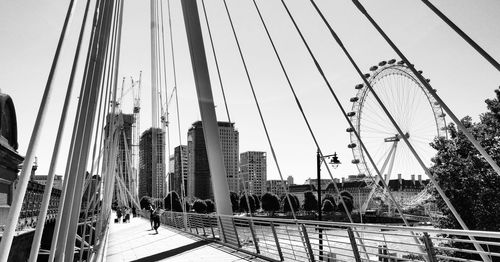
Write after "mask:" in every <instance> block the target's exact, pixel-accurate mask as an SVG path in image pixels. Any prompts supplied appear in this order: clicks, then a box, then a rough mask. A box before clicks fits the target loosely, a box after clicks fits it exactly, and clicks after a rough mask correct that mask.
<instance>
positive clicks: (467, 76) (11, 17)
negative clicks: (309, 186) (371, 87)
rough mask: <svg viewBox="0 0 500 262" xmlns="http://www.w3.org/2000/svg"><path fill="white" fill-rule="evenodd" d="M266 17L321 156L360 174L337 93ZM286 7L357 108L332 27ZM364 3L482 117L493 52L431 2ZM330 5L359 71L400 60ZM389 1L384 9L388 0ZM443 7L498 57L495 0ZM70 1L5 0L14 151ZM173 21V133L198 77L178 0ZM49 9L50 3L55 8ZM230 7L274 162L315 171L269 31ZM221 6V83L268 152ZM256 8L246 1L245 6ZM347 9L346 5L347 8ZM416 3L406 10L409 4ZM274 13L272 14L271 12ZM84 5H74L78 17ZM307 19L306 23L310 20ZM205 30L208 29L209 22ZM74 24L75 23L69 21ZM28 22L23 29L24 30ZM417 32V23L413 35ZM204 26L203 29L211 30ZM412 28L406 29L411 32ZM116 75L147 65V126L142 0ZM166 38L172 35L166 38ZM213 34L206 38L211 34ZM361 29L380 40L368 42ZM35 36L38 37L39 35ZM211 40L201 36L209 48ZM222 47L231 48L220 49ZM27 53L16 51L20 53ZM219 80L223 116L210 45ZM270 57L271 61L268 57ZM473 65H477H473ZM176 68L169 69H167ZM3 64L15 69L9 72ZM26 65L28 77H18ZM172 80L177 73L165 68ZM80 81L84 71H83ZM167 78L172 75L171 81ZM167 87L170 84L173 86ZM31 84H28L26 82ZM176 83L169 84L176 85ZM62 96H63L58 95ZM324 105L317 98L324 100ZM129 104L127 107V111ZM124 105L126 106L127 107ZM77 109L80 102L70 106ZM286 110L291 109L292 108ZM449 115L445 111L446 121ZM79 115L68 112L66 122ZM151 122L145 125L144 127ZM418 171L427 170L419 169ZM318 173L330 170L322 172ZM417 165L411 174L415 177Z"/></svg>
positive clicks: (192, 114) (287, 28) (192, 115)
mask: <svg viewBox="0 0 500 262" xmlns="http://www.w3.org/2000/svg"><path fill="white" fill-rule="evenodd" d="M259 4H260V5H261V8H262V11H263V15H264V18H265V19H266V21H268V22H269V26H270V30H271V34H272V35H273V36H274V37H275V40H276V41H277V45H278V49H279V51H280V53H282V54H283V57H284V58H285V62H286V63H287V66H288V69H289V70H290V73H293V77H292V81H293V82H294V83H295V84H296V85H297V87H298V88H297V89H298V95H299V98H300V99H301V100H302V102H303V106H304V109H305V111H306V114H307V116H308V117H310V118H311V119H310V120H311V124H312V127H313V129H314V131H315V132H316V134H317V136H318V139H319V140H320V144H321V145H323V147H324V148H323V151H324V153H325V154H331V153H333V152H337V153H338V154H339V157H340V160H341V161H342V163H343V164H342V165H341V166H340V167H339V168H338V169H337V170H334V171H333V176H334V178H339V177H340V176H347V175H354V174H356V173H357V169H356V167H355V166H354V165H353V164H351V163H350V162H351V160H352V153H351V150H350V149H348V148H347V145H348V144H349V143H350V142H349V136H348V134H347V133H346V132H345V129H346V128H347V123H346V122H345V121H344V120H343V119H342V115H341V114H340V113H339V110H338V109H337V108H336V107H335V106H334V105H333V103H332V101H331V98H330V96H329V95H328V94H327V93H325V88H324V84H323V83H322V82H321V81H320V80H319V79H320V78H319V77H318V75H317V73H316V71H315V69H314V68H313V66H312V64H311V61H310V58H309V57H308V56H307V54H306V52H305V51H304V47H303V46H302V44H301V43H300V41H299V39H298V37H297V34H296V32H295V31H294V30H293V29H292V27H291V24H290V21H289V20H288V19H287V18H286V16H285V15H284V13H283V10H282V8H281V7H280V6H279V4H278V2H276V3H274V2H271V1H269V2H266V3H261V2H259ZM289 4H290V8H291V11H292V12H293V13H294V14H296V15H297V16H298V23H299V26H300V27H303V31H304V33H305V34H306V38H307V40H308V41H309V42H310V44H311V45H312V47H313V49H314V52H315V53H317V54H318V55H321V56H320V57H319V58H320V61H319V62H320V63H321V64H322V65H323V66H324V67H325V69H326V70H325V71H326V74H327V77H328V79H329V80H330V81H331V82H332V84H333V86H334V88H335V90H336V91H337V93H338V95H339V97H340V98H341V100H342V103H343V106H344V108H345V109H349V108H350V107H351V103H350V102H349V99H350V98H351V97H353V96H355V89H354V86H355V85H356V84H359V83H360V82H361V79H359V77H357V76H356V74H355V72H354V70H353V69H352V67H351V66H350V65H349V64H348V63H347V61H346V59H345V57H344V56H343V55H342V54H341V52H340V51H339V50H338V47H337V46H336V44H334V43H333V42H332V40H331V37H330V36H329V35H328V32H327V31H326V29H325V26H324V25H323V24H322V23H321V22H320V20H319V19H318V17H317V15H316V14H315V13H314V11H313V10H312V9H311V7H310V6H309V5H308V4H307V3H305V2H304V3H298V2H296V3H289ZM363 4H365V6H366V8H367V10H368V11H369V12H370V13H372V15H373V16H374V18H375V20H377V21H379V22H380V24H381V26H382V27H383V28H384V29H386V31H387V33H388V34H389V35H390V36H391V37H393V38H394V39H393V40H394V41H395V42H396V43H397V44H398V45H399V46H400V47H401V48H402V49H403V52H405V54H407V56H408V57H409V58H410V60H411V61H412V62H413V63H415V65H416V66H417V68H418V69H421V70H423V71H424V75H425V76H426V77H427V78H429V79H431V84H433V87H434V88H436V89H437V91H438V94H439V95H441V97H442V98H443V100H444V101H445V102H447V103H448V105H449V106H450V107H451V108H452V110H454V112H455V113H456V114H457V116H459V117H460V118H461V117H464V116H466V115H470V116H471V117H472V118H473V119H475V120H477V119H478V115H479V114H480V113H481V112H484V111H485V104H484V102H483V101H484V100H485V99H487V98H490V97H493V95H494V93H493V90H494V89H495V88H496V87H498V83H499V82H498V80H499V77H498V72H496V71H494V68H492V67H491V66H490V65H489V64H487V62H486V61H484V60H483V59H482V58H481V57H480V56H477V55H476V53H475V51H474V50H472V48H470V47H469V46H468V45H467V44H466V43H465V42H464V41H463V40H462V39H460V38H459V37H458V36H456V34H455V33H454V32H452V31H451V30H450V29H449V28H448V27H447V26H446V25H445V24H444V23H443V22H442V21H440V20H439V19H438V18H437V17H435V16H434V15H433V14H432V13H431V12H430V11H429V10H427V9H426V7H425V6H424V5H423V4H421V3H419V2H415V3H409V2H404V3H400V2H398V1H382V2H380V3H370V2H366V3H363ZM319 5H320V6H321V7H322V9H324V10H325V15H326V16H327V18H328V20H330V22H331V23H332V26H333V27H334V28H335V29H337V30H338V33H339V35H340V37H341V38H342V39H343V40H344V42H346V44H349V49H350V50H352V52H353V56H354V58H355V59H356V60H357V61H358V62H359V64H360V67H361V69H362V70H363V71H364V72H368V71H369V68H370V67H371V66H372V65H375V64H377V63H378V62H380V61H382V60H385V61H387V60H389V59H392V58H395V57H396V56H395V54H393V53H392V51H390V50H389V48H388V47H387V45H386V44H385V43H384V42H383V40H381V38H380V37H379V36H378V35H377V34H376V33H375V32H374V30H373V28H371V27H370V25H368V23H367V21H366V20H365V19H364V18H363V17H362V16H361V15H360V13H359V12H358V11H357V10H356V9H355V8H354V7H353V5H352V4H350V3H349V1H346V2H345V3H344V2H336V3H326V2H319ZM389 5H390V6H391V8H385V7H387V6H389ZM436 5H437V6H438V8H440V9H441V10H442V11H443V12H445V13H446V15H448V16H449V17H450V18H451V19H452V20H454V21H455V22H456V23H457V24H458V25H459V26H460V27H461V28H462V29H463V30H464V31H466V32H468V33H470V34H471V37H472V38H474V39H475V40H477V42H478V43H479V44H480V45H482V46H483V47H484V48H485V49H486V50H487V51H489V52H490V54H492V55H493V56H494V57H496V58H498V57H499V54H500V45H498V43H499V42H500V33H499V32H498V30H495V29H494V27H491V26H486V25H494V24H499V23H500V21H499V20H500V18H499V17H498V16H496V15H495V12H494V10H499V8H500V6H499V5H500V4H499V3H498V2H495V1H484V2H481V3H469V2H467V1H443V2H439V3H436ZM66 8H67V3H65V2H64V1H53V2H48V1H41V2H40V3H33V4H31V5H30V6H27V5H26V4H25V3H0V14H1V15H0V25H1V26H0V32H1V33H2V35H3V36H5V37H6V38H5V39H6V41H2V43H0V47H1V48H0V57H3V58H4V61H9V63H2V64H1V65H0V66H1V67H0V70H2V72H5V73H4V74H2V76H1V79H2V82H3V83H4V85H3V86H2V91H3V92H5V93H7V94H9V95H11V96H12V97H13V100H14V105H15V107H16V113H17V118H18V125H19V145H20V147H19V150H18V151H19V152H20V153H21V154H25V151H26V148H27V144H28V141H29V137H30V135H31V129H32V127H33V124H34V119H35V117H36V112H37V109H38V105H39V102H40V99H41V93H42V92H43V87H44V85H45V81H46V78H47V74H48V70H47V68H48V66H49V65H50V61H51V59H52V56H53V52H54V51H53V50H54V49H55V44H56V42H55V41H56V40H55V39H57V37H58V34H59V33H60V30H61V28H60V27H61V22H62V19H63V16H64V12H65V9H66ZM172 8H173V9H172V11H173V14H174V15H173V17H172V19H173V23H174V24H173V28H174V45H175V48H176V51H177V52H178V55H177V56H176V61H177V65H176V68H177V69H178V83H179V88H178V90H179V96H180V98H181V99H183V100H182V101H181V102H180V111H181V119H182V121H181V127H180V128H177V126H174V125H173V123H174V122H176V120H177V119H176V118H175V117H174V114H172V119H171V122H172V134H171V136H172V140H173V141H175V140H177V136H178V134H177V131H176V130H177V129H179V130H181V132H182V133H184V132H185V130H186V129H187V127H188V126H189V125H190V124H191V123H192V122H193V121H194V120H196V119H199V118H200V117H199V112H198V111H197V106H196V99H195V92H194V83H193V80H192V72H191V69H190V64H189V63H190V61H189V59H188V58H187V57H188V56H187V49H186V46H185V33H184V31H183V23H182V17H181V16H182V15H181V12H180V9H179V3H177V2H174V3H173V6H172ZM49 9H50V12H49V11H44V10H49ZM229 9H230V10H231V11H232V12H234V17H237V19H235V26H236V30H237V34H238V36H239V37H240V40H241V41H242V49H243V52H244V55H245V58H246V59H247V60H248V61H247V62H248V64H249V70H250V74H251V76H252V78H253V79H254V85H255V87H256V89H257V96H258V97H259V100H261V101H260V102H261V103H262V108H263V113H264V118H265V119H266V122H267V124H268V125H269V129H270V135H271V139H272V140H273V142H274V144H275V148H276V150H277V157H278V162H279V163H280V167H281V168H282V169H283V174H284V175H285V176H288V175H293V176H294V178H295V179H296V181H297V182H299V183H300V182H301V181H304V180H306V179H307V178H309V177H314V176H315V173H314V172H315V152H316V148H315V146H314V144H313V143H312V140H311V138H310V135H309V134H308V132H307V130H306V128H305V125H304V123H303V120H302V119H301V118H300V115H299V113H298V110H297V108H296V106H295V105H294V103H293V99H292V98H291V97H290V92H289V91H288V90H287V87H286V84H285V83H284V81H283V79H282V74H281V72H280V71H279V69H278V67H277V66H276V62H275V58H274V57H273V54H272V53H271V50H270V47H269V44H268V42H267V39H265V35H264V34H263V31H262V28H261V25H260V24H259V21H258V20H257V17H256V14H255V12H254V10H253V9H252V6H251V5H250V2H248V3H246V2H245V3H241V4H240V5H236V4H234V3H231V2H229ZM18 10H39V11H37V12H34V11H33V12H26V11H25V12H19V11H18ZM222 10H223V9H222V6H221V5H220V4H217V3H215V4H214V3H210V4H208V5H207V12H208V15H209V19H210V23H211V25H212V30H213V34H214V43H215V47H216V51H217V52H218V58H219V60H220V62H221V74H222V78H223V83H224V86H225V87H226V92H227V97H228V106H229V109H230V114H231V120H232V121H233V122H235V123H236V124H237V126H238V129H239V130H240V132H241V138H240V139H241V142H240V148H241V150H240V151H242V152H245V151H266V152H270V150H269V147H268V145H267V142H266V141H265V135H264V132H263V130H262V127H261V124H260V121H259V119H258V116H257V114H256V113H255V107H254V105H253V102H252V99H251V95H250V92H249V89H248V83H246V81H245V76H244V72H243V71H242V66H241V61H239V60H238V59H237V52H236V49H235V44H234V39H233V38H232V36H231V34H230V32H229V31H228V22H227V17H225V16H224V13H223V12H222ZM249 10H251V11H249ZM340 10H347V12H345V14H344V13H343V12H344V11H340ZM404 10H412V12H411V13H407V12H403V11H404ZM271 12H273V13H274V14H275V16H273V17H269V14H270V13H271ZM28 14H29V15H28ZM80 18H81V14H80V13H78V12H76V13H75V23H73V24H78V23H77V22H76V21H78V19H80ZM304 19H308V20H310V23H304ZM205 29H206V28H204V30H205ZM70 30H73V31H72V32H73V33H74V31H76V30H75V28H73V27H70ZM21 32H22V33H21ZM409 32H411V33H409ZM204 33H205V34H206V30H205V31H204ZM408 34H410V37H408ZM123 38H124V39H123V48H122V59H121V65H120V72H119V75H120V76H124V77H127V78H129V77H130V76H134V78H137V77H138V74H139V71H140V70H142V71H143V91H144V92H143V106H142V108H143V110H142V112H143V117H141V126H142V127H147V126H151V123H150V122H149V121H151V119H150V117H148V114H149V112H148V110H149V104H148V103H149V99H150V98H149V97H148V95H147V94H148V92H149V90H148V89H149V87H150V84H149V81H150V80H149V74H150V70H149V53H147V52H146V51H141V50H142V49H144V50H145V49H147V48H146V47H148V46H149V20H148V4H147V3H143V2H139V1H130V2H127V3H126V4H125V14H124V33H123ZM167 38H168V36H167ZM205 39H207V38H205ZM366 39H373V41H371V42H372V43H371V45H370V46H369V47H368V46H367V45H366V43H365V41H366ZM74 40H75V36H74V34H73V35H69V36H68V43H67V44H65V45H66V48H67V49H65V50H64V51H63V56H62V60H61V63H62V64H65V63H69V61H70V59H72V55H73V54H72V52H73V51H72V50H73V49H72V48H71V47H72V46H73V44H74ZM34 42H36V43H37V45H33V44H32V43H34ZM208 44H209V43H208V42H205V45H206V47H207V48H206V50H210V49H209V48H208ZM223 51H224V52H223ZM19 53H23V54H25V55H24V56H23V57H22V58H20V59H17V57H16V54H19ZM207 56H208V61H209V66H210V70H211V71H210V73H211V78H212V87H213V90H214V91H213V92H214V96H215V100H216V101H215V102H216V105H217V108H216V109H217V113H218V119H219V121H225V120H227V119H226V118H227V117H226V115H225V110H224V103H223V100H222V97H221V94H220V93H221V92H220V88H219V86H218V82H217V81H216V79H217V76H216V74H215V71H214V67H213V57H212V54H211V52H209V51H207ZM262 61H266V63H262ZM68 68H69V66H68V67H65V66H61V69H60V71H59V72H60V75H59V76H58V78H57V79H56V81H57V83H56V85H55V88H54V98H53V99H52V100H51V101H52V102H53V103H52V104H51V106H50V110H49V112H50V114H51V115H53V116H54V117H50V119H47V121H46V123H45V127H44V131H43V132H42V134H44V135H46V137H47V139H44V140H46V141H43V142H42V143H43V144H42V145H41V146H40V149H39V150H38V152H37V154H36V155H37V156H38V157H39V169H40V170H39V173H41V174H46V173H47V170H48V165H49V162H50V159H49V157H50V155H51V151H52V146H53V142H52V141H53V137H54V135H55V134H54V133H55V130H54V129H53V128H54V127H56V126H57V123H58V116H59V114H60V109H59V108H60V103H61V101H62V99H61V98H62V96H63V95H64V91H65V90H64V89H65V87H66V81H67V80H66V78H65V77H66V76H67V75H68ZM471 68H474V70H470V69H471ZM169 69H170V70H169V72H171V68H169ZM7 72H8V73H7ZM26 73H28V74H29V76H30V77H22V74H26ZM169 82H171V78H170V77H169ZM77 83H78V81H77ZM170 85H171V84H170ZM169 88H171V86H169ZM28 90H29V92H27V91H28ZM170 90H171V89H170ZM77 94H78V91H76V90H75V91H74V93H73V96H72V97H73V100H72V102H74V103H75V104H76V101H77ZM58 103H59V104H58ZM320 105H321V106H320ZM127 108H130V111H128V109H127ZM123 111H124V113H128V112H131V111H132V106H131V105H130V106H128V105H127V104H126V103H124V104H123ZM127 111H128V112H127ZM71 113H73V114H74V107H73V108H72V111H71V112H70V119H71V118H72V115H71ZM285 113H286V114H285ZM448 121H449V119H448ZM69 122H72V121H69ZM71 125H72V123H68V125H67V129H66V136H65V137H66V138H67V139H65V140H64V141H63V148H67V147H68V144H69V142H68V140H69V137H70V134H69V133H70V129H71V128H70V127H71ZM142 131H144V129H142V130H141V132H142ZM185 139H186V138H185V136H181V141H179V142H180V143H173V144H174V145H175V144H177V145H178V144H183V143H185ZM268 162H269V163H268V178H270V179H276V178H278V177H279V176H278V173H277V171H276V166H275V163H274V161H271V159H270V161H268ZM65 164H66V163H65V158H62V159H60V161H59V164H58V168H57V170H56V173H57V174H64V166H65ZM415 174H423V172H422V171H420V172H415ZM322 175H323V177H324V178H327V177H328V174H327V172H326V171H324V172H323V174H322ZM409 175H411V174H407V176H409Z"/></svg>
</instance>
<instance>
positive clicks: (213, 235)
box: [206, 215, 215, 239]
mask: <svg viewBox="0 0 500 262" xmlns="http://www.w3.org/2000/svg"><path fill="white" fill-rule="evenodd" d="M206 217H207V221H208V223H209V224H210V230H211V231H212V237H213V238H214V239H215V233H214V227H213V225H212V218H211V217H210V215H206Z"/></svg>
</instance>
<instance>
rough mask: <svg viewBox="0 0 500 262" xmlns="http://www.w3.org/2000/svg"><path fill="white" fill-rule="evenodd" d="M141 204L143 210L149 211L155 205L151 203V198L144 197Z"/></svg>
mask: <svg viewBox="0 0 500 262" xmlns="http://www.w3.org/2000/svg"><path fill="white" fill-rule="evenodd" d="M139 204H140V205H141V209H147V208H149V206H150V205H152V204H153V203H152V201H151V197H149V196H143V197H142V198H141V200H140V201H139Z"/></svg>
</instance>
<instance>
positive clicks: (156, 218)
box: [153, 207, 160, 234]
mask: <svg viewBox="0 0 500 262" xmlns="http://www.w3.org/2000/svg"><path fill="white" fill-rule="evenodd" d="M153 227H154V229H155V231H156V234H158V228H159V227H160V207H157V208H156V210H155V211H154V212H153Z"/></svg>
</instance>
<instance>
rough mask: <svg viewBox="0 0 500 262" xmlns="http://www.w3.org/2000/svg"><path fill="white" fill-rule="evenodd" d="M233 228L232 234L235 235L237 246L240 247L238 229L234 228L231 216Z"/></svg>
mask: <svg viewBox="0 0 500 262" xmlns="http://www.w3.org/2000/svg"><path fill="white" fill-rule="evenodd" d="M231 220H232V222H233V228H234V236H235V237H236V242H238V247H241V243H240V238H239V237H238V230H236V223H234V218H231Z"/></svg>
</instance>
